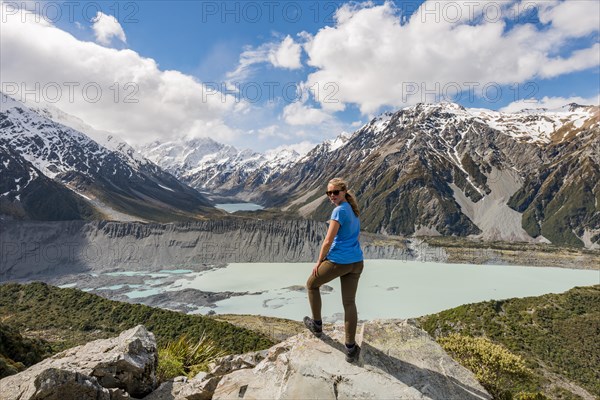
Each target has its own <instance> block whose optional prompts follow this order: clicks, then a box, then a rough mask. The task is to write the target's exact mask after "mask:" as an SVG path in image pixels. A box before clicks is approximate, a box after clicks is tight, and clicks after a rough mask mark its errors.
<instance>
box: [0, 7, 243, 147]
mask: <svg viewBox="0 0 600 400" xmlns="http://www.w3.org/2000/svg"><path fill="white" fill-rule="evenodd" d="M22 13H27V11H24V10H21V11H20V12H19V13H14V14H12V15H2V18H3V21H4V22H3V25H2V35H1V36H0V47H1V49H2V57H1V58H0V69H1V70H2V78H1V79H2V81H1V85H2V87H1V90H2V91H4V92H5V93H6V94H8V95H11V96H12V97H15V98H17V99H18V100H23V101H26V102H30V103H31V102H49V103H52V104H53V105H55V106H56V107H58V108H60V109H62V110H63V111H65V112H67V113H69V114H72V115H75V116H77V117H79V118H81V119H82V120H84V121H85V122H86V123H88V124H89V125H91V126H93V127H94V128H96V129H98V130H102V131H109V132H114V133H115V134H117V135H118V136H120V137H122V138H123V139H125V140H127V141H128V142H131V143H133V144H135V143H141V142H145V141H150V140H154V139H162V140H168V139H170V138H173V137H181V136H184V135H185V136H211V137H215V138H216V137H218V138H219V140H220V141H225V142H230V141H232V140H233V139H234V138H236V137H237V135H238V132H237V131H236V130H234V129H232V128H230V127H229V126H227V124H226V123H225V122H224V117H225V116H226V115H228V114H229V113H230V112H231V110H232V109H233V108H234V107H235V106H236V105H235V103H234V102H232V101H226V102H222V101H221V100H222V96H223V95H222V94H221V93H218V92H216V91H214V90H208V89H209V88H207V87H206V86H205V85H204V84H203V83H202V82H199V81H198V80H197V79H195V78H193V77H191V76H188V75H185V74H182V73H180V72H178V71H163V70H160V69H159V68H158V65H157V64H156V62H155V61H154V60H153V59H150V58H145V57H142V56H140V55H139V54H138V53H136V52H134V51H132V50H129V49H124V50H116V49H112V48H107V47H103V46H100V45H98V44H96V43H92V42H84V41H80V40H78V39H76V38H75V37H73V36H72V35H71V34H69V33H67V32H65V31H63V30H61V29H58V28H57V27H55V26H54V25H52V24H51V23H49V22H47V21H44V19H39V18H37V19H36V18H27V16H22ZM24 21H25V22H24ZM41 65H43V66H44V67H43V68H40V66H41Z"/></svg>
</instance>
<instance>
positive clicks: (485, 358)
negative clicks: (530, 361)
mask: <svg viewBox="0 0 600 400" xmlns="http://www.w3.org/2000/svg"><path fill="white" fill-rule="evenodd" d="M438 342H439V343H440V344H441V346H442V347H443V348H444V350H446V351H447V352H448V353H450V354H451V355H452V356H453V357H454V358H455V359H456V360H457V361H458V362H459V363H460V364H462V365H463V366H464V367H466V368H468V369H470V370H471V371H473V373H474V374H475V377H476V378H477V380H478V381H479V382H481V384H482V386H483V387H485V388H486V390H487V391H488V392H490V394H491V395H492V396H494V398H495V399H511V398H512V394H511V393H510V391H508V390H507V389H506V388H509V387H512V386H513V385H514V383H515V382H518V381H524V380H527V378H529V376H531V374H532V373H531V371H530V370H529V369H528V368H527V367H526V366H525V362H524V360H523V358H521V356H518V355H515V354H513V353H511V352H510V351H508V350H507V349H506V348H504V347H502V346H499V345H497V344H494V343H492V342H491V341H490V340H488V339H486V338H483V337H476V338H473V337H469V336H462V335H459V334H455V333H454V334H451V335H449V336H446V337H442V338H440V339H438Z"/></svg>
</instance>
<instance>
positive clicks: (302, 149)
mask: <svg viewBox="0 0 600 400" xmlns="http://www.w3.org/2000/svg"><path fill="white" fill-rule="evenodd" d="M318 144H319V143H313V142H309V141H307V140H304V141H302V142H300V143H293V144H285V145H281V146H277V147H275V148H273V149H269V150H267V151H265V153H272V154H278V153H280V152H281V151H284V150H294V151H295V152H296V153H298V154H300V155H301V156H303V155H305V154H307V153H308V152H309V151H311V150H312V149H314V148H315V147H316V146H317V145H318Z"/></svg>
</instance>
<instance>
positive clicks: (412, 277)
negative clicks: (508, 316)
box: [129, 260, 600, 321]
mask: <svg viewBox="0 0 600 400" xmlns="http://www.w3.org/2000/svg"><path fill="white" fill-rule="evenodd" d="M313 265H314V264H313V263H287V264H277V263H232V264H230V265H229V266H227V267H225V268H220V269H215V270H210V271H204V272H200V273H193V274H188V275H187V276H186V277H188V278H190V277H193V279H180V280H177V281H175V282H174V283H173V284H172V285H170V286H167V287H165V288H160V290H169V291H174V290H182V289H186V288H195V289H199V290H203V291H212V292H223V291H233V292H246V291H248V292H258V291H261V292H263V293H261V294H255V295H243V296H234V297H231V298H229V299H226V300H223V301H220V302H218V303H216V305H217V308H215V309H214V310H215V311H216V312H217V313H220V314H228V313H232V314H259V315H265V316H272V317H281V318H289V319H293V320H301V319H302V317H303V316H304V315H308V313H309V311H310V309H309V306H308V300H307V295H306V291H298V290H293V289H292V288H290V287H292V286H304V285H305V283H306V280H307V278H308V276H309V274H310V272H311V270H312V267H313ZM594 284H600V270H595V271H594V270H591V271H590V270H574V269H565V268H544V267H519V266H506V265H502V266H498V265H469V264H442V263H433V262H419V261H413V262H404V261H397V260H366V261H365V268H364V271H363V273H362V275H361V279H360V282H359V287H358V292H357V296H356V303H357V307H358V311H359V318H360V319H376V318H410V317H418V316H421V315H426V314H432V313H436V312H439V311H442V310H445V309H448V308H453V307H456V306H459V305H461V304H468V303H475V302H480V301H485V300H493V299H495V300H500V299H506V298H511V297H526V296H539V295H542V294H547V293H561V292H564V291H566V290H568V289H571V288H573V287H575V286H588V285H594ZM328 285H329V286H331V287H332V288H333V292H331V293H322V295H321V296H322V300H323V311H322V313H323V318H324V319H325V320H327V321H335V320H340V319H342V318H343V316H342V315H343V307H342V304H341V291H340V284H339V279H336V280H334V281H332V282H330V283H328ZM157 290H158V289H157ZM132 293H134V292H132ZM140 294H141V293H140V291H137V292H135V297H138V296H139V295H140ZM152 294H155V293H152ZM129 296H130V297H132V295H131V294H129ZM140 297H141V296H140ZM209 310H211V308H207V307H201V308H198V310H197V311H196V312H198V313H203V314H204V313H206V312H208V311H209Z"/></svg>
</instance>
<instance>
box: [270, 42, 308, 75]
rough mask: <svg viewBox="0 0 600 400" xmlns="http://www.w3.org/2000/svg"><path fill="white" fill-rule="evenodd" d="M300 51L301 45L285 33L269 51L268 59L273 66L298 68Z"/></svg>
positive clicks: (300, 64) (300, 65) (300, 66)
mask: <svg viewBox="0 0 600 400" xmlns="http://www.w3.org/2000/svg"><path fill="white" fill-rule="evenodd" d="M301 52H302V46H300V45H299V44H298V43H296V42H294V39H292V37H291V36H290V35H287V36H286V37H285V39H283V41H282V42H281V43H279V45H278V46H276V47H275V48H273V49H271V50H270V51H269V61H270V62H271V64H273V66H275V67H279V68H287V69H299V68H302V63H301V62H300V54H301Z"/></svg>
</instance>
